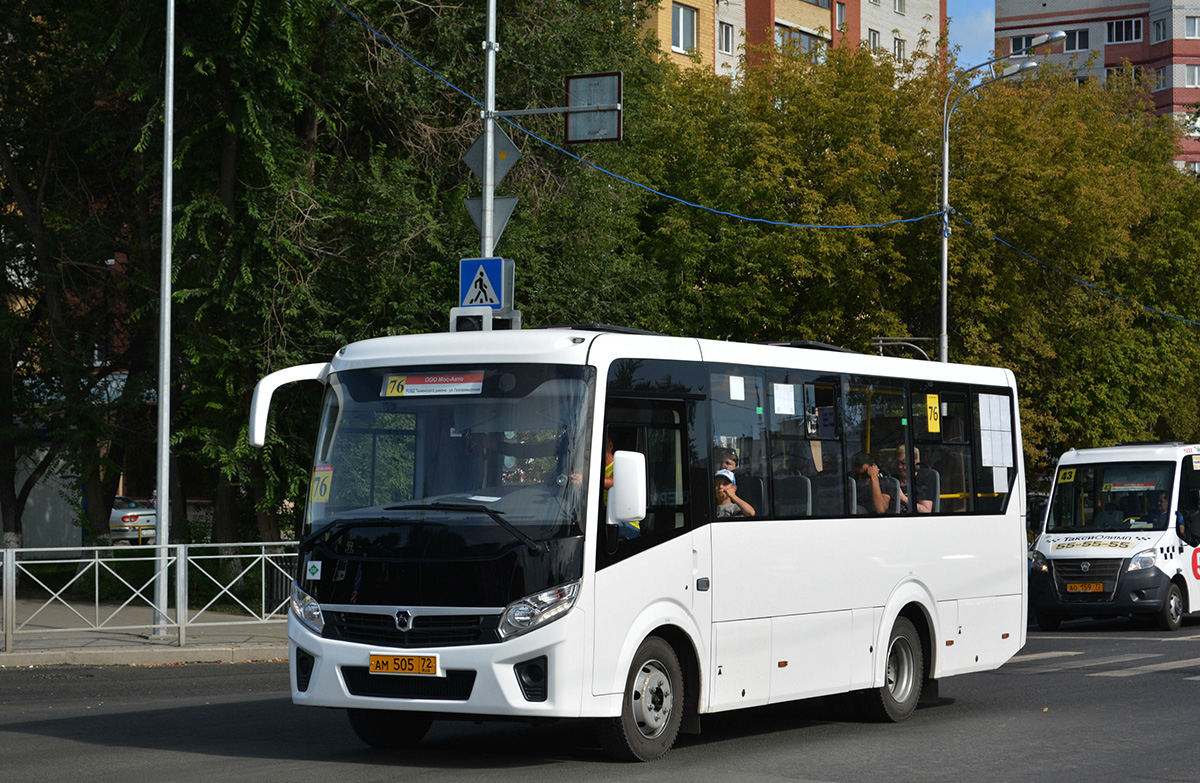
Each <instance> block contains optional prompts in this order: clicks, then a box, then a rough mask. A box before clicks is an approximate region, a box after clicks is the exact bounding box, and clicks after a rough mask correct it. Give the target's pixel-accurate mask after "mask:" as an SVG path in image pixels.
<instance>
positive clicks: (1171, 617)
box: [1157, 582, 1183, 631]
mask: <svg viewBox="0 0 1200 783" xmlns="http://www.w3.org/2000/svg"><path fill="white" fill-rule="evenodd" d="M1157 619H1158V627H1159V628H1161V629H1162V630H1164V631H1178V630H1179V626H1180V625H1181V624H1182V623H1183V593H1181V592H1180V591H1179V585H1177V584H1175V583H1174V582H1168V583H1167V595H1166V597H1164V598H1163V605H1162V609H1160V610H1159V612H1158V618H1157Z"/></svg>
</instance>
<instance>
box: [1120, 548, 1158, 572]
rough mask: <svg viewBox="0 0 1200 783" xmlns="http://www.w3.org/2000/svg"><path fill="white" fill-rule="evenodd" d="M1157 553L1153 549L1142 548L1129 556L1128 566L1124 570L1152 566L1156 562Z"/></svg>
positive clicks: (1142, 568)
mask: <svg viewBox="0 0 1200 783" xmlns="http://www.w3.org/2000/svg"><path fill="white" fill-rule="evenodd" d="M1157 560H1158V555H1157V554H1156V553H1155V551H1154V550H1153V549H1144V550H1142V551H1141V552H1138V553H1137V554H1136V555H1134V556H1133V557H1131V558H1129V568H1127V569H1125V570H1126V571H1144V570H1146V569H1147V568H1154V563H1155V562H1157Z"/></svg>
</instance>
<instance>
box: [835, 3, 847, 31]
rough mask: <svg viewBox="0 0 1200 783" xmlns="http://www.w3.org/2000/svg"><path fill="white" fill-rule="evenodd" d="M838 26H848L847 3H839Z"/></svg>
mask: <svg viewBox="0 0 1200 783" xmlns="http://www.w3.org/2000/svg"><path fill="white" fill-rule="evenodd" d="M837 26H838V27H845V26H846V4H845V3H838V4H837Z"/></svg>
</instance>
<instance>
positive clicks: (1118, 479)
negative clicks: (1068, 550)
mask: <svg viewBox="0 0 1200 783" xmlns="http://www.w3.org/2000/svg"><path fill="white" fill-rule="evenodd" d="M1174 480H1175V464H1174V463H1172V462H1102V463H1096V464H1079V465H1069V466H1060V467H1059V469H1058V479H1057V482H1056V483H1055V486H1054V497H1053V498H1052V499H1051V502H1050V516H1049V519H1048V520H1047V523H1046V532H1047V533H1112V532H1125V531H1130V530H1166V529H1167V522H1168V512H1169V510H1170V501H1171V487H1172V486H1173V485H1174Z"/></svg>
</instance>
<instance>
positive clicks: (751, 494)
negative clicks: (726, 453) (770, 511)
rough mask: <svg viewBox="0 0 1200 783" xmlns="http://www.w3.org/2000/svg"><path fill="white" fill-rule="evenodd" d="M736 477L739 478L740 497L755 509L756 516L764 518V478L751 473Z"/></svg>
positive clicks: (738, 490)
mask: <svg viewBox="0 0 1200 783" xmlns="http://www.w3.org/2000/svg"><path fill="white" fill-rule="evenodd" d="M734 475H735V476H736V477H737V493H738V497H739V498H741V499H742V500H744V501H746V502H747V503H749V504H750V507H751V508H753V509H754V514H755V516H762V515H763V513H764V509H763V498H764V497H766V491H765V487H764V482H763V480H762V477H761V476H753V475H751V474H749V473H737V474H734Z"/></svg>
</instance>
